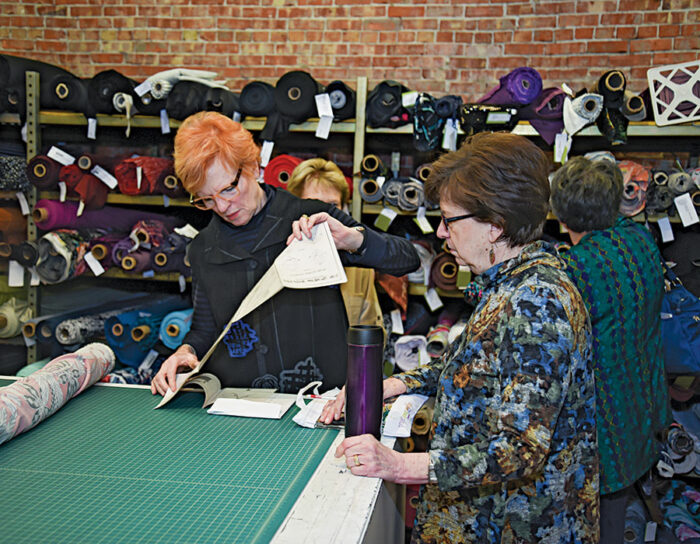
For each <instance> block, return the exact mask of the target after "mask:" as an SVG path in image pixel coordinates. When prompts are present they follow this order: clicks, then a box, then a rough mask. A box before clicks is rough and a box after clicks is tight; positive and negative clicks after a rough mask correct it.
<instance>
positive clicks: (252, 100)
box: [240, 81, 276, 117]
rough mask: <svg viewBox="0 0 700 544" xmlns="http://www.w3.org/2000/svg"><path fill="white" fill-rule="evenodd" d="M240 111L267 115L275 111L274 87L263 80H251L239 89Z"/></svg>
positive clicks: (260, 115)
mask: <svg viewBox="0 0 700 544" xmlns="http://www.w3.org/2000/svg"><path fill="white" fill-rule="evenodd" d="M240 107H241V113H243V114H244V115H250V116H253V117H267V116H268V115H270V113H272V112H273V111H275V109H276V107H275V88H274V87H273V86H272V85H270V84H269V83H265V82H264V81H251V82H250V83H247V84H246V85H245V86H244V87H243V89H242V90H241V99H240Z"/></svg>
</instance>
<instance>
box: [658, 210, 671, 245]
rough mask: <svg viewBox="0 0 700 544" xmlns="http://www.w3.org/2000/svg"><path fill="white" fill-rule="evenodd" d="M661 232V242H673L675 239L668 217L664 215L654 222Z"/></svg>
mask: <svg viewBox="0 0 700 544" xmlns="http://www.w3.org/2000/svg"><path fill="white" fill-rule="evenodd" d="M656 224H657V225H659V229H660V230H661V241H662V242H673V240H674V239H675V237H674V236H673V228H672V227H671V221H669V219H668V215H664V216H663V217H661V218H659V220H658V221H657V222H656Z"/></svg>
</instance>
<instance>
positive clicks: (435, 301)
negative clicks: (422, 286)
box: [423, 287, 443, 312]
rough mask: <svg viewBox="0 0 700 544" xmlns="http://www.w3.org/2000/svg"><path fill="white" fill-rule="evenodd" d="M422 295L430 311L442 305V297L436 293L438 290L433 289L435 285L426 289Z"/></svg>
mask: <svg viewBox="0 0 700 544" xmlns="http://www.w3.org/2000/svg"><path fill="white" fill-rule="evenodd" d="M423 297H424V298H425V301H426V302H427V303H428V306H429V307H430V311H431V312H434V311H435V310H437V309H438V308H441V307H442V306H443V303H442V299H441V298H440V295H438V292H437V291H436V290H435V287H431V288H430V289H428V290H427V291H426V292H425V294H424V295H423Z"/></svg>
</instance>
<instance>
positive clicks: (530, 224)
mask: <svg viewBox="0 0 700 544" xmlns="http://www.w3.org/2000/svg"><path fill="white" fill-rule="evenodd" d="M549 169H550V162H549V160H548V159H547V156H546V155H545V154H544V153H543V152H542V150H541V149H540V148H538V147H537V146H536V145H535V144H534V143H532V142H531V141H530V140H528V139H527V138H525V137H524V136H518V135H517V134H512V133H509V132H480V133H478V134H475V135H473V136H470V137H468V138H467V139H466V140H465V142H464V144H463V145H462V146H461V147H460V148H459V149H458V150H457V151H453V152H451V153H447V154H445V155H443V156H442V157H440V158H439V159H438V160H437V161H435V162H434V163H433V165H432V171H431V173H430V176H428V179H427V180H426V182H425V194H426V197H427V198H428V200H430V201H431V202H440V200H441V199H447V200H449V201H450V202H452V203H454V204H456V205H458V206H460V207H461V208H464V209H465V210H468V211H469V212H470V213H473V214H474V217H475V219H476V220H478V221H482V222H484V223H491V224H494V225H496V226H498V227H500V228H501V229H503V234H502V235H501V238H502V239H503V240H504V241H506V242H507V243H508V244H509V245H510V246H511V247H512V246H518V245H523V244H527V243H530V242H533V241H535V240H537V239H539V238H540V236H542V229H543V227H544V223H545V221H546V219H547V213H548V211H549V181H548V179H547V175H548V173H549Z"/></svg>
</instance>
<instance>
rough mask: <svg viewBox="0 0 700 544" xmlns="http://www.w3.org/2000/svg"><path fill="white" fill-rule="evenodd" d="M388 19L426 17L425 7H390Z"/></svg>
mask: <svg viewBox="0 0 700 544" xmlns="http://www.w3.org/2000/svg"><path fill="white" fill-rule="evenodd" d="M387 17H425V8H424V7H423V6H389V7H388V10H387Z"/></svg>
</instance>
